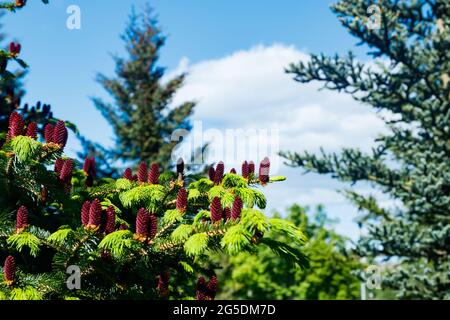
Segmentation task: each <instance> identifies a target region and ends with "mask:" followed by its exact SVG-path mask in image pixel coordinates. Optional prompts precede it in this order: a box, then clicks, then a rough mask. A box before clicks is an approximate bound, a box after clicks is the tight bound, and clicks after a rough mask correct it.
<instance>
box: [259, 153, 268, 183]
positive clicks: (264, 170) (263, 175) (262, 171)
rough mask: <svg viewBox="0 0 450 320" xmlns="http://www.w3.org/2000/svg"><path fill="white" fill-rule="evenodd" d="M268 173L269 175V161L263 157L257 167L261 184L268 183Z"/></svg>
mask: <svg viewBox="0 0 450 320" xmlns="http://www.w3.org/2000/svg"><path fill="white" fill-rule="evenodd" d="M269 173H270V160H269V158H267V157H265V158H264V159H263V160H262V161H261V164H260V165H259V175H258V179H259V181H260V182H261V184H263V185H265V184H267V183H268V182H269Z"/></svg>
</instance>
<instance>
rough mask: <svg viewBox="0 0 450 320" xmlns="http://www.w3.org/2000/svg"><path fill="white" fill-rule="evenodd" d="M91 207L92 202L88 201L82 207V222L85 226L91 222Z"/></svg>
mask: <svg viewBox="0 0 450 320" xmlns="http://www.w3.org/2000/svg"><path fill="white" fill-rule="evenodd" d="M90 208H91V203H90V202H89V201H86V202H85V203H84V204H83V206H82V207H81V224H82V225H83V226H85V227H87V226H88V224H89V211H90Z"/></svg>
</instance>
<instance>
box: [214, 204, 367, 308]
mask: <svg viewBox="0 0 450 320" xmlns="http://www.w3.org/2000/svg"><path fill="white" fill-rule="evenodd" d="M329 223H330V221H329V220H328V219H327V218H326V215H325V213H324V212H323V209H322V208H321V207H319V208H318V211H317V213H316V214H315V215H314V216H313V217H309V216H308V215H307V214H306V213H305V210H304V209H303V208H301V207H299V206H298V205H293V206H292V207H291V208H290V209H289V211H288V216H287V217H286V220H284V219H280V217H279V214H276V215H275V217H274V218H272V219H269V224H270V226H271V231H270V234H271V236H270V237H268V238H263V239H262V243H264V244H269V245H273V244H274V242H275V241H279V242H281V243H282V245H276V246H272V248H273V249H272V250H271V248H268V247H265V246H260V247H259V249H258V251H257V254H256V255H255V254H251V253H239V254H237V255H235V256H232V257H230V258H228V257H226V258H221V259H220V260H221V262H222V265H223V266H224V268H223V270H221V271H220V273H219V278H224V279H226V280H225V283H224V284H223V288H222V290H221V292H220V296H219V298H223V299H263V300H264V299H358V298H359V288H360V282H359V280H358V278H357V276H356V275H354V274H353V273H355V272H357V271H360V270H362V269H363V266H362V265H361V264H360V263H359V261H358V257H356V256H355V255H352V254H350V253H349V252H348V250H347V249H346V246H347V245H348V242H347V239H346V238H344V237H342V236H340V235H338V234H337V233H335V232H334V231H333V230H332V229H331V228H330V226H329ZM233 228H236V227H233ZM230 231H231V229H230ZM233 232H234V231H233ZM236 232H238V231H236ZM305 236H307V237H308V238H309V240H308V242H307V243H306V245H305V246H303V247H302V248H300V250H299V251H300V252H301V253H302V255H301V256H297V253H298V251H297V250H294V251H293V250H292V248H290V246H295V245H296V244H297V245H298V243H299V239H301V240H300V241H304V240H305ZM224 239H225V237H224ZM243 239H244V238H243V237H242V240H243ZM280 256H281V257H280ZM305 256H306V257H308V258H307V261H305V260H304V259H305ZM300 261H301V263H300ZM292 262H298V263H299V264H300V265H303V266H304V268H298V267H295V266H293V265H292ZM308 265H309V267H307V268H306V266H308Z"/></svg>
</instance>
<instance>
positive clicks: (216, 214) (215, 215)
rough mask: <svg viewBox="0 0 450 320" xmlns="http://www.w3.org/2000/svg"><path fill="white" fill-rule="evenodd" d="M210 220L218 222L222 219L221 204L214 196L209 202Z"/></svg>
mask: <svg viewBox="0 0 450 320" xmlns="http://www.w3.org/2000/svg"><path fill="white" fill-rule="evenodd" d="M210 211H211V220H212V221H213V222H218V221H220V220H221V219H222V204H221V203H220V199H219V198H218V197H215V198H214V199H213V201H212V202H211V208H210Z"/></svg>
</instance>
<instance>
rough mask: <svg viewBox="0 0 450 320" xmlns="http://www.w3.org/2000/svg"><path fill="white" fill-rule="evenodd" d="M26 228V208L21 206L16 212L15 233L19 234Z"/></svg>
mask: <svg viewBox="0 0 450 320" xmlns="http://www.w3.org/2000/svg"><path fill="white" fill-rule="evenodd" d="M27 226H28V210H27V208H26V207H24V206H21V207H20V208H19V210H17V217H16V232H17V233H20V232H22V231H23V229H25V228H26V227H27Z"/></svg>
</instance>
